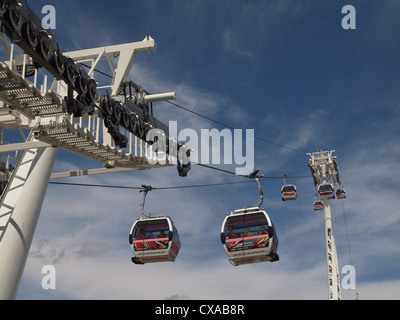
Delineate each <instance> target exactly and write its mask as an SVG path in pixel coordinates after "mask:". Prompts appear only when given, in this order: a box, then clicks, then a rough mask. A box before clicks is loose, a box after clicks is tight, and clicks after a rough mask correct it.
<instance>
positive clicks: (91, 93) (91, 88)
mask: <svg viewBox="0 0 400 320" xmlns="http://www.w3.org/2000/svg"><path fill="white" fill-rule="evenodd" d="M86 96H87V97H88V98H89V99H90V101H95V100H96V96H97V83H96V80H94V79H90V80H89V83H88V88H87V92H86Z"/></svg>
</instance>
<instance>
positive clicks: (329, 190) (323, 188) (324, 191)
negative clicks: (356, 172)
mask: <svg viewBox="0 0 400 320" xmlns="http://www.w3.org/2000/svg"><path fill="white" fill-rule="evenodd" d="M318 194H319V197H320V198H321V199H322V200H328V199H335V190H334V189H333V186H332V185H331V184H330V183H324V184H321V185H320V186H319V187H318Z"/></svg>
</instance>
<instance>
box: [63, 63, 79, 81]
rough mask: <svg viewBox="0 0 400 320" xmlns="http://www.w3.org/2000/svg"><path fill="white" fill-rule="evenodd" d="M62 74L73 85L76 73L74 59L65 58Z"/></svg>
mask: <svg viewBox="0 0 400 320" xmlns="http://www.w3.org/2000/svg"><path fill="white" fill-rule="evenodd" d="M64 76H65V77H66V78H67V80H68V82H69V84H70V85H72V86H75V80H76V77H77V76H78V73H77V71H76V67H75V61H74V60H72V59H71V58H67V59H66V62H65V71H64Z"/></svg>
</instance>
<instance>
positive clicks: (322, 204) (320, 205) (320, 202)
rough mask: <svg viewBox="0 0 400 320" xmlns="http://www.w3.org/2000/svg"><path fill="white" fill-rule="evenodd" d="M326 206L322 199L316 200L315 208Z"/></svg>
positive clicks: (320, 208) (319, 208) (316, 209)
mask: <svg viewBox="0 0 400 320" xmlns="http://www.w3.org/2000/svg"><path fill="white" fill-rule="evenodd" d="M323 208H324V203H323V202H322V201H320V200H318V201H315V202H314V210H315V211H318V210H322V209H323Z"/></svg>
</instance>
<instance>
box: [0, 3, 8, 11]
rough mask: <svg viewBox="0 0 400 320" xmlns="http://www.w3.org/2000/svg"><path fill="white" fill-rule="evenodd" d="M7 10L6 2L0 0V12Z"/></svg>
mask: <svg viewBox="0 0 400 320" xmlns="http://www.w3.org/2000/svg"><path fill="white" fill-rule="evenodd" d="M6 11H7V3H6V2H5V1H3V0H0V14H4V13H5V12H6Z"/></svg>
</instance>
